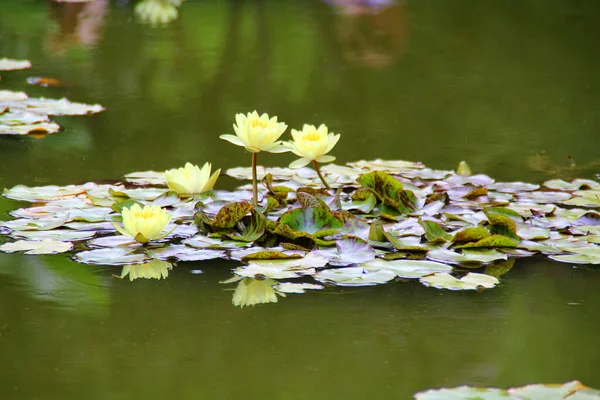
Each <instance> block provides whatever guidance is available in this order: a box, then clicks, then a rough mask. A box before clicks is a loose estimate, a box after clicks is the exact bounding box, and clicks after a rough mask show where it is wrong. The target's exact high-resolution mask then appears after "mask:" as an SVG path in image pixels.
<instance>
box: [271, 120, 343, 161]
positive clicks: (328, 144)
mask: <svg viewBox="0 0 600 400" xmlns="http://www.w3.org/2000/svg"><path fill="white" fill-rule="evenodd" d="M340 136H341V135H340V134H339V133H338V134H337V135H336V134H334V133H333V132H331V133H329V134H328V133H327V127H326V126H325V125H323V124H321V126H319V128H317V127H315V126H314V125H304V127H303V128H302V130H301V131H297V130H295V129H292V137H293V138H294V141H293V142H285V143H284V144H283V145H284V146H286V147H288V148H289V149H291V150H292V152H293V153H294V154H296V155H297V156H300V157H302V158H300V159H298V160H296V161H294V162H293V163H291V164H290V168H300V167H304V166H305V165H307V164H308V163H310V162H311V161H317V162H320V163H326V162H331V161H333V160H335V157H333V156H328V155H326V154H327V153H329V152H330V151H331V149H333V147H334V146H335V145H336V143H337V142H338V140H340Z"/></svg>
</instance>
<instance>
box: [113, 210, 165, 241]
mask: <svg viewBox="0 0 600 400" xmlns="http://www.w3.org/2000/svg"><path fill="white" fill-rule="evenodd" d="M122 215H123V227H122V228H121V227H120V226H119V225H117V224H115V223H113V225H114V226H115V228H116V229H117V230H118V231H119V232H120V233H121V234H123V235H127V236H131V237H133V238H134V239H135V240H136V241H138V242H140V243H146V242H149V241H150V240H154V239H162V238H163V237H165V236H167V235H168V234H169V233H170V232H167V233H166V234H162V235H161V232H162V231H163V229H165V227H166V226H167V224H168V223H169V221H170V220H171V215H170V214H168V213H167V212H166V211H165V210H163V209H162V208H160V207H159V206H157V205H153V206H144V208H142V207H140V205H139V204H134V205H133V206H131V207H130V208H123V212H122Z"/></svg>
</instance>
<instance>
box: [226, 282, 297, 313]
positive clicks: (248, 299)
mask: <svg viewBox="0 0 600 400" xmlns="http://www.w3.org/2000/svg"><path fill="white" fill-rule="evenodd" d="M275 285H277V281H275V280H273V279H268V278H267V279H262V280H259V279H253V278H244V279H243V280H242V281H240V283H239V284H238V286H237V288H236V289H235V292H234V293H233V300H232V302H233V305H234V306H240V307H244V306H254V305H256V304H263V303H277V292H276V291H275V289H274V288H273V286H275ZM281 295H282V296H285V295H284V294H281Z"/></svg>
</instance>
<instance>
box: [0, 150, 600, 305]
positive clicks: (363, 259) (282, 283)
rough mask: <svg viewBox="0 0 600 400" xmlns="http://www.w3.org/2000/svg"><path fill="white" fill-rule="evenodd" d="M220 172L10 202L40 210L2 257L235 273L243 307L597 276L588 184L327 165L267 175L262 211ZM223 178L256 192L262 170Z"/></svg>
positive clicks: (0, 227)
mask: <svg viewBox="0 0 600 400" xmlns="http://www.w3.org/2000/svg"><path fill="white" fill-rule="evenodd" d="M210 172H211V171H210V165H205V166H204V168H202V169H200V168H198V167H194V166H191V165H188V166H186V168H180V169H175V170H170V171H167V172H156V171H145V172H135V173H131V174H128V175H126V176H125V179H124V180H123V181H121V182H117V183H114V184H98V183H94V182H89V183H86V184H83V185H69V186H64V187H59V186H42V187H26V186H22V185H19V186H15V187H13V188H11V189H5V191H4V196H5V197H7V198H10V199H14V200H20V201H25V202H29V203H31V204H30V205H29V206H26V207H23V208H18V209H15V210H13V211H11V212H10V215H11V216H12V217H14V219H13V220H10V221H4V222H2V223H1V224H0V233H1V234H3V235H6V236H7V237H10V238H11V239H13V240H14V241H10V242H7V243H5V244H3V245H2V246H0V250H2V251H5V252H14V251H24V252H25V253H27V254H48V253H62V252H72V253H73V257H74V259H75V260H76V261H78V262H81V263H85V264H99V265H123V266H124V268H123V271H122V274H121V276H122V277H125V276H129V278H130V279H132V280H133V279H135V278H137V277H145V278H161V277H163V278H164V277H166V276H168V271H169V270H170V269H171V268H172V267H173V265H172V264H173V263H175V262H180V261H200V260H211V259H226V260H234V261H237V262H239V264H238V265H237V266H236V267H235V268H234V269H233V277H232V278H231V279H230V280H228V281H226V282H227V283H231V282H238V286H237V289H236V291H235V293H234V297H233V302H234V304H236V305H240V306H244V305H254V304H258V303H265V302H276V301H277V296H284V295H285V294H286V293H302V292H304V291H305V290H307V289H323V288H324V287H325V286H329V285H336V286H362V285H377V284H383V283H388V282H396V284H400V282H405V281H409V280H415V281H419V282H421V283H422V284H424V285H426V286H430V287H434V288H439V289H451V290H467V289H477V290H480V289H482V288H492V287H494V286H496V285H497V284H498V283H499V279H498V278H500V277H501V276H502V274H504V273H506V272H507V271H508V270H510V268H511V267H512V265H513V263H514V261H515V259H516V258H520V257H529V256H534V255H538V254H544V255H547V256H548V257H550V258H552V259H553V260H556V261H561V262H566V263H571V264H573V263H580V264H599V263H600V247H599V246H598V245H597V243H600V214H598V213H597V212H595V211H593V210H594V209H597V208H598V206H599V205H600V200H599V198H600V184H599V183H598V182H595V181H592V180H584V179H577V180H574V181H572V182H565V181H562V180H551V181H547V182H545V183H543V184H542V185H536V184H529V183H523V182H495V181H494V180H493V179H492V178H490V177H489V176H486V175H482V174H477V175H471V174H470V173H469V171H468V168H467V167H466V165H464V164H462V165H461V167H460V168H459V171H458V172H454V171H443V170H434V169H430V168H426V167H425V166H424V165H422V164H421V163H418V162H407V161H383V160H374V161H358V162H353V163H349V164H347V165H346V166H340V165H334V164H329V165H326V166H324V167H323V168H322V174H321V173H317V171H315V170H313V169H309V168H298V169H288V168H271V169H269V170H268V171H267V170H265V169H264V168H262V167H257V168H256V174H257V176H258V178H259V179H260V181H261V185H260V188H259V192H258V196H257V197H258V198H259V199H260V201H259V202H258V203H257V205H253V204H252V198H253V193H252V189H253V185H251V184H246V185H243V186H240V187H238V188H237V189H235V190H233V191H224V190H214V189H213V185H214V184H215V181H216V178H217V175H218V171H217V172H216V173H214V174H212V175H211V174H210ZM226 174H227V175H230V176H232V177H234V178H238V179H248V178H250V177H251V176H252V169H251V168H233V169H230V170H228V171H226ZM319 175H321V176H319ZM321 178H323V179H325V180H326V181H327V183H328V185H329V186H330V187H331V188H332V190H326V189H323V188H322V181H321ZM190 181H196V182H200V185H199V186H198V187H196V188H191V189H190V188H189V187H186V185H187V184H188V183H189V182H190ZM177 182H179V183H177ZM185 191H192V192H194V191H195V192H200V194H194V195H189V194H185V193H183V192H185ZM178 192H179V193H178ZM472 271H476V272H472Z"/></svg>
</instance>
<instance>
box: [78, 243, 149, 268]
mask: <svg viewBox="0 0 600 400" xmlns="http://www.w3.org/2000/svg"><path fill="white" fill-rule="evenodd" d="M135 251H136V250H135V248H125V247H117V248H110V249H97V250H87V251H82V252H81V253H77V254H76V255H75V258H76V259H77V261H79V262H81V263H84V264H101V265H125V264H136V263H142V262H144V261H148V260H149V258H148V256H147V255H146V254H143V253H135Z"/></svg>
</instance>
